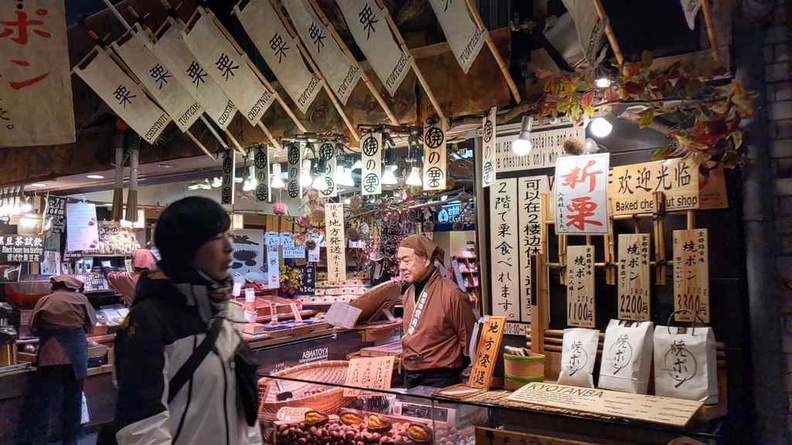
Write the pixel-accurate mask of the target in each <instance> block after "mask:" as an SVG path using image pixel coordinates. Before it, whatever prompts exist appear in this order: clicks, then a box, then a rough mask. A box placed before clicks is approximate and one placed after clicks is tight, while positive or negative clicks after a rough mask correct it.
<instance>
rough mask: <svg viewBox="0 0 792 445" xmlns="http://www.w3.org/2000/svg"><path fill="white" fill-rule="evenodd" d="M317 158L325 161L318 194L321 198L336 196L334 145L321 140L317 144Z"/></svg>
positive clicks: (336, 160)
mask: <svg viewBox="0 0 792 445" xmlns="http://www.w3.org/2000/svg"><path fill="white" fill-rule="evenodd" d="M319 159H320V160H322V161H324V163H325V171H324V184H323V186H322V187H320V188H319V195H320V196H321V197H322V198H335V197H336V196H338V187H337V184H336V182H335V173H336V166H337V165H336V164H337V162H338V159H337V158H336V147H335V145H334V144H333V143H332V142H323V143H322V145H320V146H319Z"/></svg>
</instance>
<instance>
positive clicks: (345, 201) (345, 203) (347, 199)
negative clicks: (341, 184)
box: [344, 198, 352, 205]
mask: <svg viewBox="0 0 792 445" xmlns="http://www.w3.org/2000/svg"><path fill="white" fill-rule="evenodd" d="M351 203H352V200H351V199H349V198H346V199H344V205H349V204H351Z"/></svg>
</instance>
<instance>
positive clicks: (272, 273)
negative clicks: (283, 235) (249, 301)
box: [264, 232, 280, 289]
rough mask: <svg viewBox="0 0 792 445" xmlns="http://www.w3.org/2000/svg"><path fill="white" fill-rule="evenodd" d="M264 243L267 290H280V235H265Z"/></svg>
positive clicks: (269, 233) (270, 233)
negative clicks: (265, 246) (265, 248)
mask: <svg viewBox="0 0 792 445" xmlns="http://www.w3.org/2000/svg"><path fill="white" fill-rule="evenodd" d="M264 243H265V244H266V245H267V289H280V253H279V252H278V246H279V245H280V234H279V233H278V232H267V233H265V234H264Z"/></svg>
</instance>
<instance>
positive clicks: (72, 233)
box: [66, 202, 99, 252]
mask: <svg viewBox="0 0 792 445" xmlns="http://www.w3.org/2000/svg"><path fill="white" fill-rule="evenodd" d="M98 247H99V223H98V222H97V221H96V205H94V204H87V203H82V202H80V203H72V204H66V251H67V252H80V251H83V250H95V249H97V248H98Z"/></svg>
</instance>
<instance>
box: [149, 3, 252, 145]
mask: <svg viewBox="0 0 792 445" xmlns="http://www.w3.org/2000/svg"><path fill="white" fill-rule="evenodd" d="M182 31H184V24H183V23H181V22H177V21H176V20H174V19H173V18H172V17H168V18H167V19H166V20H165V23H164V24H163V25H162V27H160V29H159V30H158V31H157V35H158V36H159V40H157V43H155V44H154V48H153V49H154V54H156V55H157V57H159V58H160V59H161V60H163V61H164V62H165V63H166V64H167V65H168V66H170V67H171V68H172V69H173V76H174V77H175V78H176V79H178V80H179V81H180V82H181V83H182V84H183V85H184V86H185V88H187V92H189V93H190V94H191V95H192V96H193V97H194V98H195V100H197V101H198V103H199V104H201V107H203V109H204V110H205V111H206V114H208V115H209V117H210V118H212V120H213V121H214V122H215V123H216V124H217V125H218V126H219V127H220V128H222V129H223V130H225V129H226V128H228V124H230V123H231V119H233V117H234V115H235V114H236V112H237V108H236V105H234V103H233V102H231V100H229V99H228V96H226V95H225V93H224V92H223V90H222V89H220V85H218V84H217V82H215V80H214V79H213V78H212V77H211V76H209V73H208V72H207V71H206V69H204V67H203V65H201V64H200V63H199V62H198V60H197V59H196V58H195V56H194V55H193V53H192V51H190V48H189V47H188V46H187V44H186V43H184V39H183V38H182Z"/></svg>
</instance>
